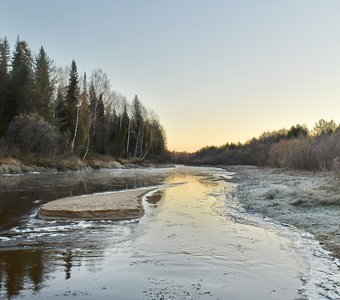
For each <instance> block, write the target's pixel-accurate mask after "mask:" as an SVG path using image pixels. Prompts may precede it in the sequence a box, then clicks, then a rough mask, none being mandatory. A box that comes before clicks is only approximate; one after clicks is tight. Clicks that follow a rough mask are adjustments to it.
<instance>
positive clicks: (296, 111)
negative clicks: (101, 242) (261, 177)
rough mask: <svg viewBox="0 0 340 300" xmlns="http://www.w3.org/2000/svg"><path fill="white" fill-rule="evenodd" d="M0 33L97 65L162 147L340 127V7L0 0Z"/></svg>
mask: <svg viewBox="0 0 340 300" xmlns="http://www.w3.org/2000/svg"><path fill="white" fill-rule="evenodd" d="M0 1H1V9H0V38H1V37H5V36H6V37H7V39H8V40H9V42H10V45H11V48H12V50H13V47H14V45H15V41H16V39H17V36H18V35H19V36H20V38H21V39H23V40H26V41H27V42H28V43H29V46H30V48H31V49H32V51H33V53H37V51H38V49H39V48H40V46H41V45H43V46H44V49H45V50H46V52H47V53H48V55H49V56H50V57H51V58H52V59H53V60H54V61H55V62H56V63H57V65H59V66H69V65H70V64H71V61H72V60H73V59H74V60H75V61H76V62H77V65H78V69H79V70H81V71H86V72H87V73H90V72H91V71H92V70H94V69H98V68H101V69H103V71H104V72H106V73H107V74H108V75H109V77H110V81H111V85H112V89H114V90H116V91H119V92H120V93H121V94H123V95H125V96H126V97H127V98H128V99H129V100H130V101H132V99H133V97H134V95H135V94H137V95H138V97H139V99H140V100H141V101H142V103H143V104H144V105H145V106H146V107H149V108H152V109H153V110H154V111H155V112H156V114H157V115H158V116H159V119H160V122H161V124H162V125H163V127H164V129H165V131H166V134H167V146H168V149H169V150H176V151H195V150H198V149H200V148H201V147H204V146H206V145H216V146H219V145H223V144H225V143H227V142H238V141H240V142H246V141H247V140H250V139H251V138H252V137H256V136H259V135H260V134H261V133H262V132H264V131H269V130H270V131H271V130H277V129H280V128H284V127H285V128H289V127H290V126H292V125H294V124H297V123H299V124H305V125H307V126H308V127H309V128H312V127H313V125H314V123H315V122H316V121H318V120H319V119H321V118H323V119H326V120H331V119H333V120H334V121H335V122H336V123H340V1H335V0H334V1H332V0H327V1H323V0H318V1H316V0H278V1H272V0H257V1H255V0H249V1H246V0H234V1H228V0H205V1H203V0H171V1H169V0H167V1H166V0H135V1H132V0H121V1H115V0H96V1H92V0H91V1H89V0H72V1H69V0H58V1H57V0H55V1H46V0H25V1H22V0H0Z"/></svg>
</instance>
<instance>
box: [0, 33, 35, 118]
mask: <svg viewBox="0 0 340 300" xmlns="http://www.w3.org/2000/svg"><path fill="white" fill-rule="evenodd" d="M32 74H33V58H32V54H31V50H30V49H29V47H28V44H27V42H26V41H21V40H20V39H19V38H18V40H17V43H16V45H15V50H14V54H13V58H12V70H11V72H10V75H11V82H10V99H9V101H7V103H6V105H5V110H6V113H7V116H8V120H9V121H11V120H12V118H13V117H14V116H15V115H17V114H19V113H29V112H33V109H34V106H33V80H32V79H33V76H32Z"/></svg>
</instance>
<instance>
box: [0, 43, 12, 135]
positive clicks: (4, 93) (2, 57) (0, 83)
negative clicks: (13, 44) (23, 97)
mask: <svg viewBox="0 0 340 300" xmlns="http://www.w3.org/2000/svg"><path fill="white" fill-rule="evenodd" d="M9 64H10V48H9V43H8V41H7V38H6V37H5V38H4V39H0V138H1V137H2V136H3V135H4V134H5V132H6V130H7V126H8V119H7V113H6V111H5V104H6V102H7V101H8V99H9V82H10V80H9V79H10V77H9Z"/></svg>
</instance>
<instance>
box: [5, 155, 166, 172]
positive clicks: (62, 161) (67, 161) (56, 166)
mask: <svg viewBox="0 0 340 300" xmlns="http://www.w3.org/2000/svg"><path fill="white" fill-rule="evenodd" d="M165 166H167V165H164V164H158V163H153V162H150V161H143V162H140V161H138V160H136V159H117V160H116V159H113V158H112V157H110V156H99V155H95V156H89V157H88V158H87V159H85V160H81V159H80V158H78V157H77V156H68V157H48V158H47V157H36V156H22V157H20V158H13V157H0V175H5V174H25V173H35V172H39V173H56V172H65V171H76V170H96V169H130V168H145V167H154V168H157V167H165Z"/></svg>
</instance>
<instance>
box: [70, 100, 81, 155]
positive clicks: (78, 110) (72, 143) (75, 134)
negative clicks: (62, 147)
mask: <svg viewBox="0 0 340 300" xmlns="http://www.w3.org/2000/svg"><path fill="white" fill-rule="evenodd" d="M79 112H80V105H77V118H76V126H75V128H74V134H73V139H72V142H71V153H73V149H74V144H75V142H76V137H77V133H78V123H79Z"/></svg>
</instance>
